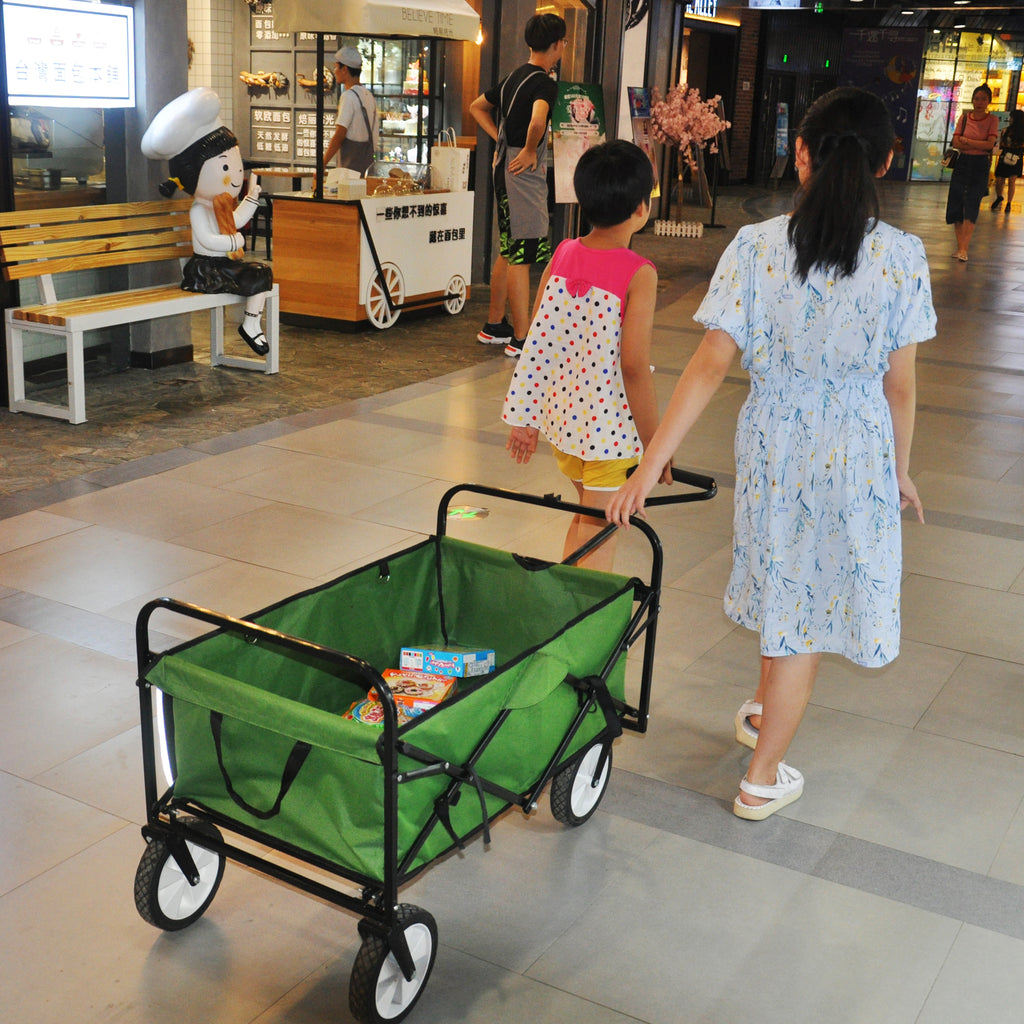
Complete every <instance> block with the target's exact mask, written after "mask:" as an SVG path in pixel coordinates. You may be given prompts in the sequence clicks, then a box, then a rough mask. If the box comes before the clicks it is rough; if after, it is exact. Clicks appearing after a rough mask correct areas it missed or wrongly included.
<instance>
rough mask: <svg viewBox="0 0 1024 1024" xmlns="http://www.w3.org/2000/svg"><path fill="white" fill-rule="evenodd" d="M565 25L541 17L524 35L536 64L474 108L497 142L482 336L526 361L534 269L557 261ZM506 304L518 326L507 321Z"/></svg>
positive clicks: (525, 66)
mask: <svg viewBox="0 0 1024 1024" xmlns="http://www.w3.org/2000/svg"><path fill="white" fill-rule="evenodd" d="M565 31H566V29H565V21H564V20H563V19H562V18H560V17H559V16H558V15H557V14H535V15H534V16H533V17H532V18H530V20H529V21H528V22H527V23H526V31H525V33H524V35H525V38H526V44H527V46H529V47H530V59H529V61H528V62H527V63H526V64H523V65H522V67H519V68H516V70H515V71H513V72H512V74H511V75H509V76H508V78H506V79H504V80H503V81H501V82H499V83H498V85H496V86H493V87H492V88H490V89H488V90H487V91H486V92H485V93H483V94H482V95H480V96H478V97H477V98H476V99H475V100H473V102H472V103H471V104H470V107H469V109H470V112H471V113H472V115H473V117H474V118H475V119H476V121H477V123H478V124H479V125H480V127H481V128H483V130H484V131H485V132H487V134H488V135H489V136H490V137H491V138H492V139H494V141H495V142H496V143H497V146H496V148H495V152H494V165H493V170H492V173H493V177H494V198H495V201H496V203H497V206H498V230H499V232H500V235H501V242H500V248H499V254H498V257H497V259H496V260H495V261H494V268H493V270H492V271H491V305H490V312H489V314H488V315H489V317H490V319H489V321H488V322H487V323H486V324H484V326H483V328H482V329H481V331H480V333H479V334H478V335H477V338H478V339H479V340H480V341H482V342H483V343H484V344H487V345H505V354H506V355H508V356H518V355H519V353H520V352H522V350H523V341H524V340H525V338H526V332H527V330H528V329H529V326H530V266H531V265H532V264H534V263H547V262H548V260H550V259H551V242H550V241H549V239H548V180H547V160H546V156H547V138H548V121H550V119H551V108H552V107H553V106H554V104H555V98H556V96H557V95H558V85H557V83H556V82H555V80H554V79H553V78H552V77H551V70H552V69H553V68H554V66H555V65H556V64H557V63H558V62H559V61H560V60H561V59H562V54H563V53H564V52H565ZM506 300H507V302H508V305H509V307H510V309H511V312H512V323H511V324H509V323H508V321H507V320H506V319H505V303H506Z"/></svg>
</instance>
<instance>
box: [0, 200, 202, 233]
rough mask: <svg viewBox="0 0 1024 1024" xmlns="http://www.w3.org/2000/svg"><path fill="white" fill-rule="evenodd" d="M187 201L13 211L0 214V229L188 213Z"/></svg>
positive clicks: (188, 205) (101, 204)
mask: <svg viewBox="0 0 1024 1024" xmlns="http://www.w3.org/2000/svg"><path fill="white" fill-rule="evenodd" d="M191 206H192V200H191V199H148V200H145V201H144V202H138V203H100V204H96V205H93V206H65V207H57V208H54V209H50V210H13V211H11V212H8V213H0V228H5V227H15V228H20V227H24V226H25V225H26V224H61V223H64V224H73V223H76V222H78V221H86V220H107V219H108V218H111V217H135V216H139V215H141V214H146V213H166V212H168V211H177V210H188V209H189V208H190V207H191Z"/></svg>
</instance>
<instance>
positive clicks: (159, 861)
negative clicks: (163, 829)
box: [135, 817, 224, 932]
mask: <svg viewBox="0 0 1024 1024" xmlns="http://www.w3.org/2000/svg"><path fill="white" fill-rule="evenodd" d="M179 820H181V821H183V822H185V823H187V824H188V825H189V826H190V827H191V828H192V829H193V830H194V831H196V832H202V833H203V834H205V835H208V836H210V837H211V838H213V839H217V840H219V839H220V838H221V836H220V832H219V831H218V830H217V828H216V827H215V826H213V825H211V824H210V823H209V822H206V821H200V820H199V819H198V818H191V817H182V818H181V819H179ZM185 845H186V846H187V847H188V852H189V854H190V855H191V857H192V860H193V861H195V865H196V868H197V869H198V871H199V881H198V882H197V883H196V884H195V885H192V883H191V882H190V881H189V880H188V879H187V878H186V877H185V875H184V873H183V872H182V870H181V868H180V867H178V862H177V861H176V860H175V859H174V857H173V856H172V855H171V848H170V847H169V846H168V845H167V843H166V842H165V841H164V840H163V839H159V838H157V839H153V840H152V841H151V842H150V843H149V844H148V845H147V847H146V852H145V853H144V854H143V855H142V860H140V861H139V867H138V870H137V871H136V872H135V907H136V909H137V910H138V912H139V914H140V915H141V916H142V919H143V921H147V922H148V923H149V924H152V925H155V926H156V927H157V928H163V929H164V930H165V931H169V932H174V931H178V930H179V929H180V928H187V927H188V926H189V925H190V924H192V922H193V921H197V920H198V919H199V918H200V917H202V916H203V913H204V911H205V910H206V908H207V907H208V906H209V905H210V904H211V903H212V902H213V897H214V896H215V895H216V894H217V887H218V886H219V885H220V880H221V878H222V877H223V876H224V858H223V856H221V854H219V853H214V852H213V851H212V850H207V849H206V848H205V847H203V846H197V845H196V844H195V843H193V842H192V841H191V840H186V843H185Z"/></svg>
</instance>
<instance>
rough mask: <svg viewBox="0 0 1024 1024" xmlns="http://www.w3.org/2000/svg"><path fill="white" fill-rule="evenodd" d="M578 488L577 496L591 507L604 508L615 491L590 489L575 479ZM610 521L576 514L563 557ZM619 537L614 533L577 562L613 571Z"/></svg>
mask: <svg viewBox="0 0 1024 1024" xmlns="http://www.w3.org/2000/svg"><path fill="white" fill-rule="evenodd" d="M573 486H574V487H575V488H576V496H577V498H578V499H579V503H580V504H581V505H587V506H589V507H590V508H600V509H603V508H604V507H605V505H607V504H608V502H609V501H610V500H611V497H612V495H613V494H614V493H615V492H614V491H588V490H585V489H584V487H583V484H581V483H579V482H578V481H576V480H574V481H573ZM607 525H608V523H607V522H606V521H605V520H604V519H592V518H591V517H590V516H574V517H573V520H572V522H571V523H570V524H569V531H568V533H566V535H565V545H564V547H563V548H562V557H563V558H565V557H566V556H567V555H571V554H572V553H573V552H574V551H575V550H576V549H577V548H579V547H581V546H582V545H583V544H586V542H587V541H588V540H590V538H591V537H593V536H594V535H595V534H598V533H600V532H601V531H602V530H603V529H604V528H605V527H606V526H607ZM617 538H618V534H617V533H613V534H612V535H611V536H610V537H609V538H608V539H607V540H606V541H605V542H604V543H603V544H602V545H601V546H600V547H598V548H595V549H594V550H593V551H591V552H590V554H589V555H586V556H585V557H583V558H581V559H580V560H579V561H578V562H577V563H576V564H577V565H583V566H586V567H587V568H588V569H600V570H601V571H602V572H611V571H612V566H613V565H614V564H615V546H616V540H617Z"/></svg>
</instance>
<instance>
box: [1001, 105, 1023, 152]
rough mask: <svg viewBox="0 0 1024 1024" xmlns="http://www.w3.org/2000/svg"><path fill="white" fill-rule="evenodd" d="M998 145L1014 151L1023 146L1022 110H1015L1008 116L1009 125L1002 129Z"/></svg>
mask: <svg viewBox="0 0 1024 1024" xmlns="http://www.w3.org/2000/svg"><path fill="white" fill-rule="evenodd" d="M999 145H1000V146H1003V147H1007V146H1013V147H1014V148H1015V149H1016V148H1017V147H1019V146H1024V110H1015V111H1014V112H1013V113H1012V114H1010V123H1009V124H1008V125H1007V126H1006V128H1005V129H1003V137H1002V139H1000V141H999Z"/></svg>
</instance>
